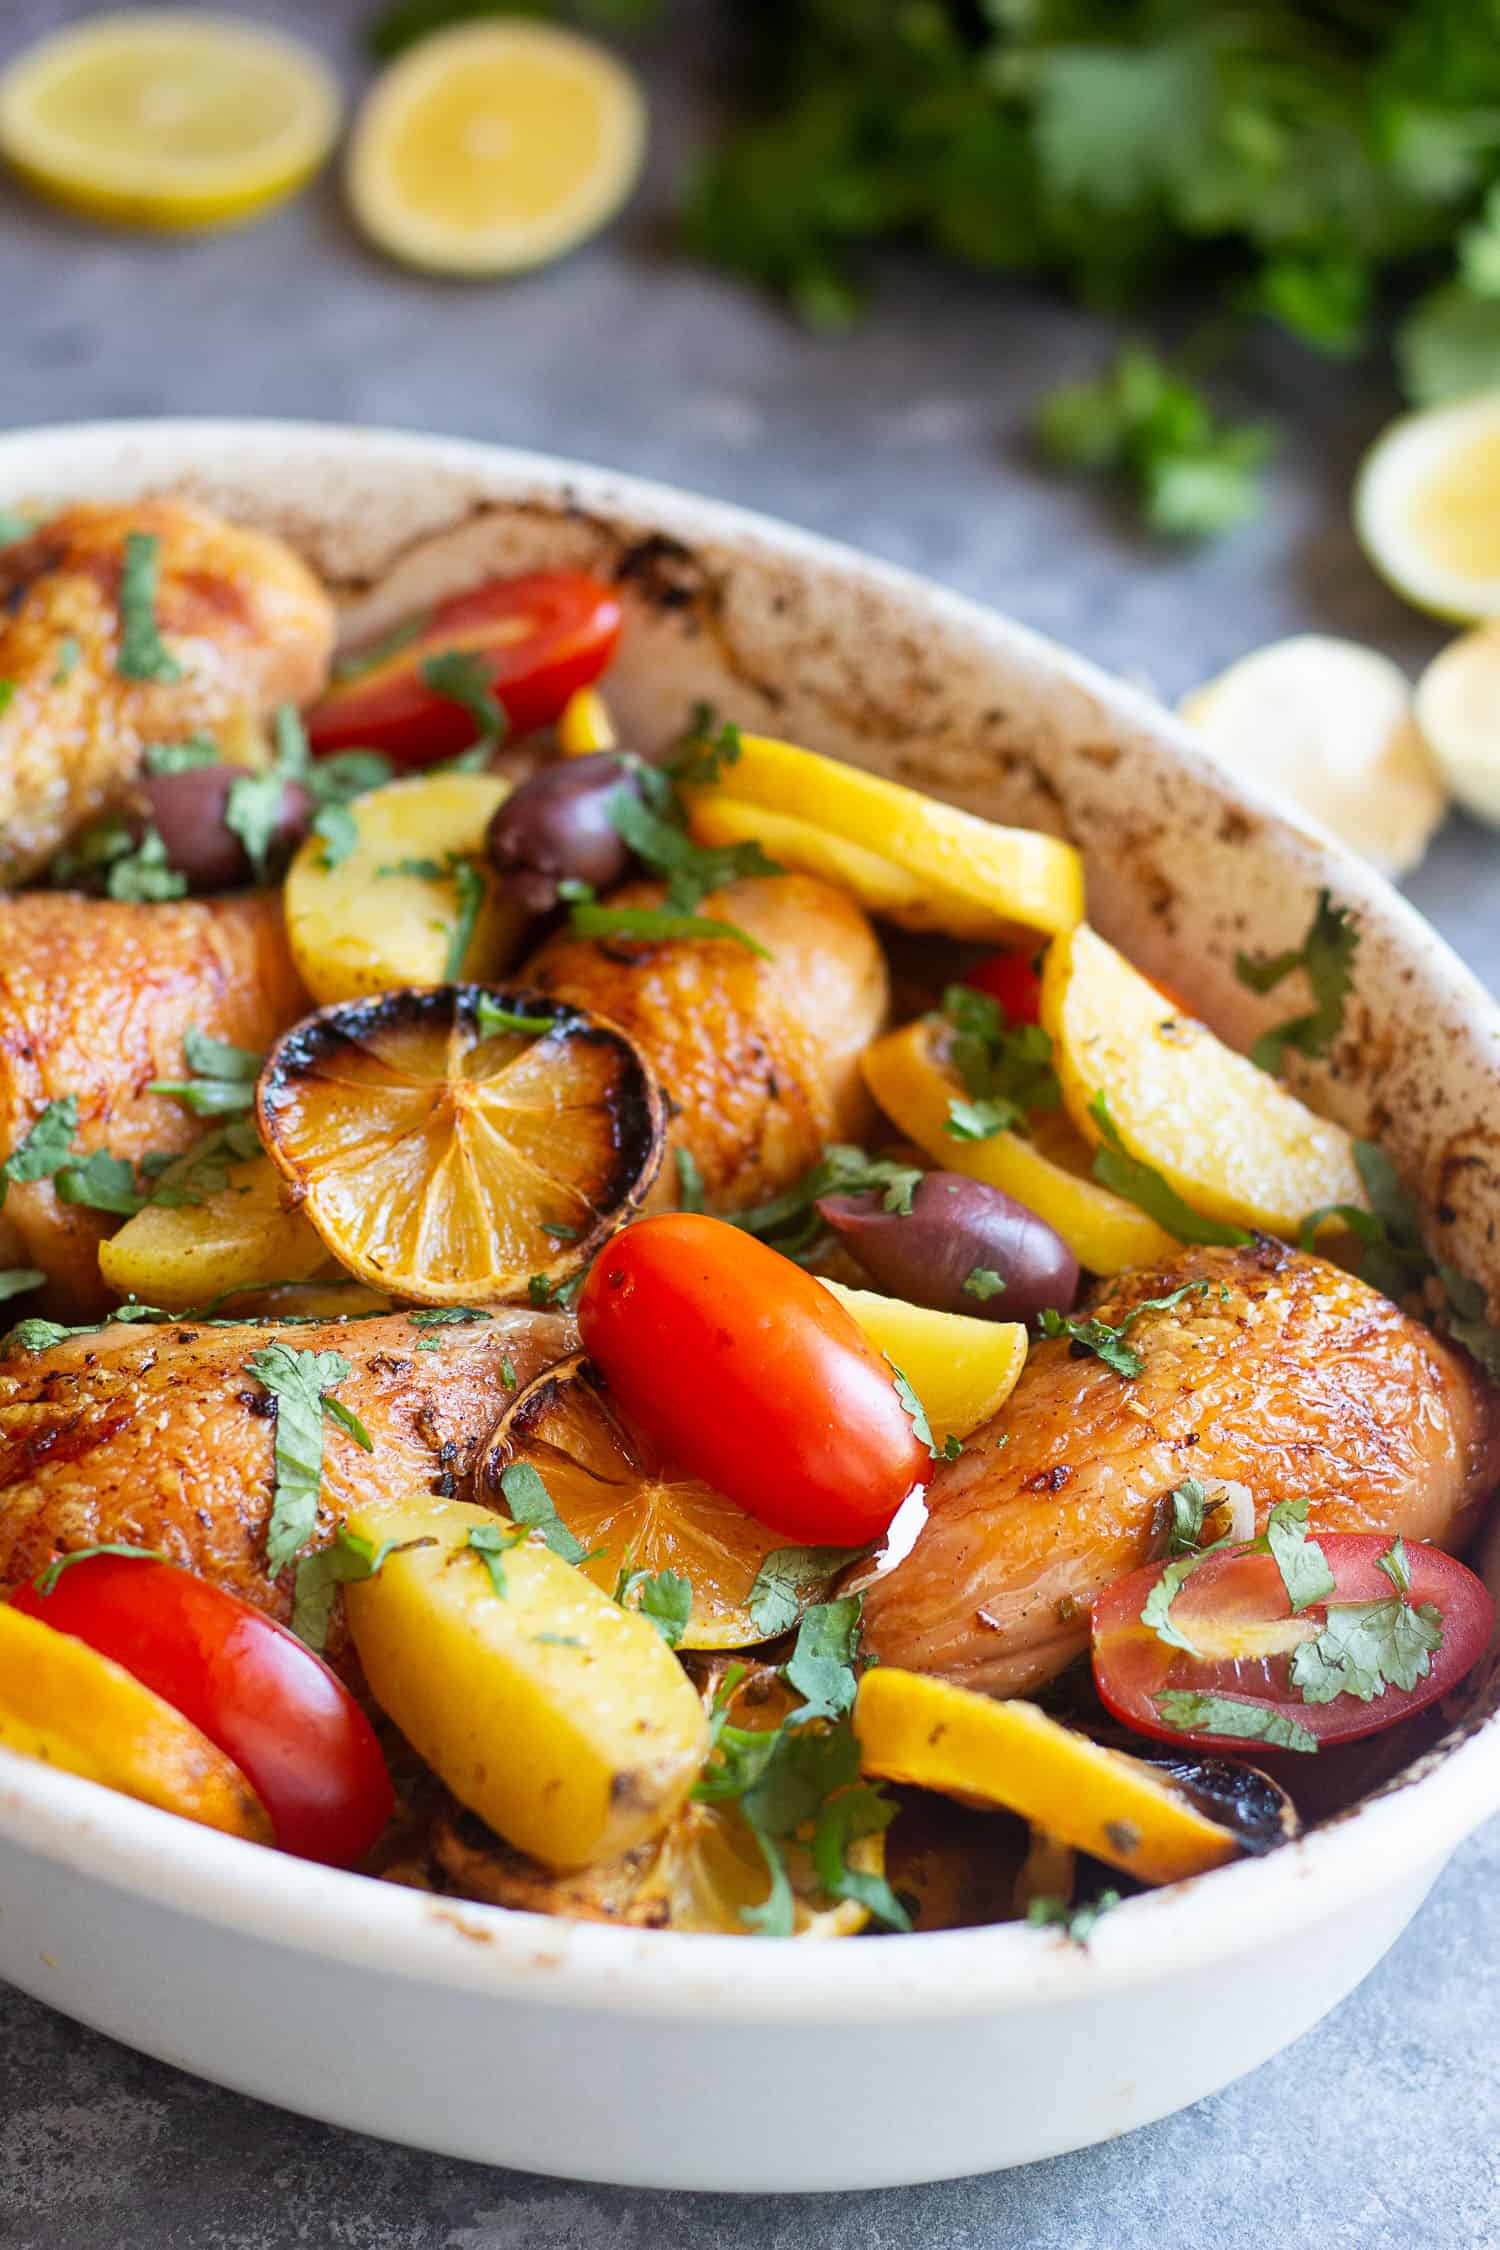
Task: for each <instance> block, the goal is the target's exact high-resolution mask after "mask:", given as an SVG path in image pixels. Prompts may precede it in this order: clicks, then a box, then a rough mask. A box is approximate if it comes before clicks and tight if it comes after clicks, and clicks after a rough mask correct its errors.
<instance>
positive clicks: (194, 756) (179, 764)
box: [141, 734, 224, 774]
mask: <svg viewBox="0 0 1500 2250" xmlns="http://www.w3.org/2000/svg"><path fill="white" fill-rule="evenodd" d="M223 762H224V761H223V758H222V756H221V755H220V751H219V745H218V744H217V742H214V741H212V740H210V738H209V736H207V735H206V734H190V735H188V736H187V737H186V739H185V740H184V741H182V742H148V743H147V744H146V746H145V748H144V749H143V750H142V752H141V764H142V766H143V768H144V769H145V771H146V772H147V773H149V774H171V773H192V772H194V771H196V769H197V768H198V767H199V766H218V765H222V764H223Z"/></svg>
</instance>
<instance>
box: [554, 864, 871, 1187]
mask: <svg viewBox="0 0 1500 2250" xmlns="http://www.w3.org/2000/svg"><path fill="white" fill-rule="evenodd" d="M662 899H663V892H662V889H661V886H660V885H659V884H656V883H629V884H626V885H625V887H624V888H623V889H621V890H618V891H612V892H611V893H610V897H609V902H608V903H609V904H610V905H611V906H623V907H642V906H644V907H658V906H660V905H661V903H662ZM699 912H700V913H702V914H704V915H708V916H711V917H712V918H713V919H715V920H716V921H723V922H733V923H734V924H735V925H736V926H737V927H738V928H740V929H742V930H744V931H745V932H746V933H747V934H748V935H749V936H751V937H753V938H756V939H758V941H759V942H760V944H762V945H763V946H765V947H766V949H767V951H768V952H769V954H770V956H771V958H770V959H769V960H763V959H762V958H761V957H760V956H759V955H758V954H755V953H752V952H751V950H750V948H749V947H748V946H744V945H740V944H738V943H736V942H734V941H731V940H727V939H726V940H722V941H720V940H711V941H703V940H699V939H696V938H695V939H691V940H687V941H681V940H678V941H673V942H669V943H651V944H642V943H640V942H632V943H626V942H624V941H621V940H615V939H611V938H601V939H588V938H575V937H572V936H570V935H568V934H567V933H566V932H564V933H563V934H561V935H559V936H557V937H554V938H551V939H549V941H548V942H547V944H545V945H544V946H543V947H542V948H541V951H540V952H539V953H537V954H536V955H535V956H534V957H533V959H532V960H531V962H530V963H529V964H528V965H527V966H526V968H525V969H523V971H522V972H521V973H522V975H523V977H525V978H527V979H528V980H531V981H534V982H535V983H536V984H538V985H540V986H541V987H542V988H543V990H544V991H547V992H555V993H557V994H559V995H560V996H561V997H562V998H564V999H567V1000H571V1001H572V1002H573V1003H574V1004H575V1005H576V1006H578V1007H580V1008H592V1009H594V1010H595V1011H596V1012H597V1013H598V1014H599V1015H601V1016H606V1017H608V1018H609V1020H610V1021H611V1022H612V1023H617V1024H619V1026H620V1027H621V1029H622V1030H624V1031H627V1032H628V1033H629V1034H630V1036H631V1038H632V1039H633V1040H634V1041H635V1043H636V1045H637V1046H638V1047H639V1048H640V1049H641V1052H642V1053H643V1054H644V1055H645V1056H646V1058H647V1060H648V1061H649V1062H650V1063H651V1064H652V1065H653V1066H654V1067H655V1070H656V1073H657V1076H658V1077H659V1078H660V1080H661V1082H662V1085H663V1086H664V1087H665V1088H666V1091H667V1096H668V1102H669V1107H670V1109H671V1112H672V1118H671V1122H670V1123H669V1125H668V1128H667V1148H668V1158H667V1162H666V1164H665V1165H664V1166H663V1171H662V1178H661V1180H660V1181H659V1183H658V1189H657V1191H656V1193H654V1194H653V1196H652V1198H651V1206H652V1207H654V1208H660V1207H661V1206H662V1205H663V1204H667V1205H670V1204H671V1203H673V1202H675V1201H676V1191H677V1168H676V1165H675V1164H674V1162H673V1161H672V1151H673V1150H675V1149H676V1148H679V1147H681V1148H685V1149H686V1150H687V1151H688V1153H689V1154H690V1155H691V1156H692V1157H693V1158H694V1159H695V1160H696V1162H697V1165H698V1169H699V1170H700V1172H701V1173H702V1175H703V1181H704V1186H705V1189H706V1194H707V1202H708V1205H709V1208H710V1209H712V1210H716V1211H739V1210H743V1209H744V1208H745V1206H746V1205H748V1204H751V1203H757V1202H759V1201H760V1200H761V1199H762V1197H764V1196H768V1195H772V1194H774V1193H775V1192H776V1191H777V1190H778V1189H780V1188H784V1187H786V1186H787V1185H788V1184H789V1182H791V1181H792V1180H794V1179H796V1178H797V1176H798V1174H799V1173H801V1172H804V1171H806V1169H807V1167H808V1166H809V1165H810V1164H814V1163H816V1162H817V1159H818V1157H819V1155H820V1154H821V1152H822V1149H823V1146H824V1143H825V1142H827V1141H835V1140H841V1139H858V1138H859V1137H860V1135H861V1134H862V1132H863V1131H864V1129H865V1127H866V1124H867V1122H868V1120H869V1118H870V1116H871V1114H872V1112H871V1110H870V1107H869V1101H868V1097H867V1096H866V1094H865V1092H864V1086H863V1081H862V1080H861V1077H860V1072H859V1057H860V1054H861V1053H862V1051H863V1049H864V1048H865V1047H867V1046H868V1045H869V1043H870V1041H871V1040H872V1039H873V1038H874V1037H875V1035H876V1033H877V1032H878V1031H879V1030H880V1029H881V1027H882V1025H883V1024H884V1022H885V1017H886V1008H887V1003H888V998H889V990H888V983H887V978H886V969H885V959H884V956H883V955H882V953H881V950H880V946H879V944H878V942H877V940H876V937H875V933H874V930H873V929H872V928H871V926H870V923H869V921H868V920H867V918H866V916H865V915H864V914H863V913H862V912H861V910H860V908H859V907H857V906H856V905H855V904H854V902H853V900H852V899H850V898H849V897H848V896H847V895H846V894H845V893H844V892H843V891H839V890H835V889H834V888H833V886H832V885H831V884H828V883H822V882H819V881H818V880H817V879H816V878H815V877H813V876H810V875H776V876H771V875H767V876H751V877H747V878H746V879H745V880H744V881H743V882H739V883H731V884H730V885H729V886H728V888H727V889H725V890H722V891H715V892H714V893H712V895H711V896H710V897H708V898H706V899H705V900H704V901H703V904H702V906H701V907H700V909H699Z"/></svg>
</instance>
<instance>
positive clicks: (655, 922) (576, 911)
mask: <svg viewBox="0 0 1500 2250" xmlns="http://www.w3.org/2000/svg"><path fill="white" fill-rule="evenodd" d="M568 919H569V920H570V922H571V923H572V925H573V929H574V932H575V934H576V935H577V936H579V937H584V938H624V939H626V940H631V941H634V942H635V943H637V944H643V945H644V944H669V943H671V942H672V941H673V940H675V939H679V938H698V939H709V938H726V939H728V940H729V941H730V943H731V944H734V945H743V946H747V947H748V948H749V950H750V951H751V952H752V953H758V954H759V955H760V957H761V959H762V960H763V961H769V960H770V958H771V955H770V952H769V951H768V949H767V948H766V947H765V946H763V945H762V944H761V942H760V940H759V938H753V937H751V936H750V935H749V933H748V932H747V931H745V930H741V929H738V928H737V927H736V926H735V924H734V923H733V922H716V921H715V920H714V919H713V918H712V916H711V915H707V914H674V913H673V912H672V911H671V909H670V908H668V907H664V906H600V905H598V904H597V903H596V902H595V901H594V900H592V899H581V900H579V902H578V903H577V904H576V905H575V906H572V907H570V908H569V912H568Z"/></svg>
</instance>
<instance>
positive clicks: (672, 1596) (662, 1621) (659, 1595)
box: [615, 1569, 693, 1648]
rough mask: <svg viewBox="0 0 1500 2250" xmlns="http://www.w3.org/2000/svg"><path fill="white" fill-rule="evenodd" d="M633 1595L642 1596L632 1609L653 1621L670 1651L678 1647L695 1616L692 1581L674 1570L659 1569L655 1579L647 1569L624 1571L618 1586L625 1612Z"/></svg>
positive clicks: (616, 1591)
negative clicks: (693, 1615)
mask: <svg viewBox="0 0 1500 2250" xmlns="http://www.w3.org/2000/svg"><path fill="white" fill-rule="evenodd" d="M632 1594H636V1595H638V1596H639V1599H638V1600H637V1601H636V1602H635V1604H634V1605H633V1606H634V1607H635V1608H636V1609H638V1610H639V1611H640V1613H641V1615H642V1617H646V1618H649V1619H650V1621H651V1623H652V1624H653V1625H654V1626H655V1627H656V1630H657V1631H658V1633H660V1635H661V1637H662V1639H663V1640H664V1641H665V1642H666V1644H667V1646H668V1648H676V1646H677V1644H678V1642H679V1641H680V1640H681V1639H682V1636H683V1634H684V1633H685V1632H686V1631H687V1629H688V1623H689V1620H690V1619H691V1617H692V1614H693V1583H692V1580H691V1579H690V1578H684V1577H682V1576H681V1575H680V1573H679V1572H677V1571H675V1570H659V1571H657V1572H656V1573H655V1575H654V1576H653V1575H652V1573H651V1572H650V1571H648V1570H628V1569H627V1570H622V1571H621V1573H620V1576H619V1580H618V1582H617V1583H616V1586H615V1600H616V1601H617V1602H618V1603H619V1605H620V1607H621V1608H622V1609H628V1608H630V1607H631V1606H632V1604H631V1602H630V1596H631V1595H632Z"/></svg>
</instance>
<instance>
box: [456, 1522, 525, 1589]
mask: <svg viewBox="0 0 1500 2250" xmlns="http://www.w3.org/2000/svg"><path fill="white" fill-rule="evenodd" d="M525 1537H526V1526H525V1525H524V1524H511V1525H509V1526H507V1525H505V1524H503V1523H476V1524H475V1525H474V1527H473V1528H472V1530H471V1531H470V1533H469V1536H468V1538H467V1540H466V1541H465V1542H464V1544H465V1545H466V1546H468V1547H471V1548H472V1549H473V1551H474V1553H475V1554H476V1555H478V1556H480V1557H481V1559H482V1560H483V1563H484V1567H485V1569H486V1570H487V1571H488V1572H489V1574H490V1585H491V1587H492V1588H493V1590H494V1592H495V1593H496V1595H497V1596H498V1597H499V1599H500V1600H501V1601H504V1600H505V1598H506V1592H505V1558H506V1556H507V1555H508V1554H509V1553H510V1551H511V1549H512V1548H513V1547H519V1546H520V1545H521V1542H522V1541H523V1540H524V1539H525Z"/></svg>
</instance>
